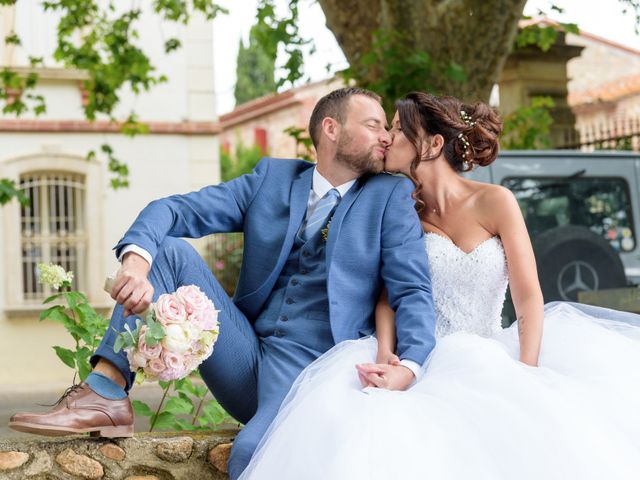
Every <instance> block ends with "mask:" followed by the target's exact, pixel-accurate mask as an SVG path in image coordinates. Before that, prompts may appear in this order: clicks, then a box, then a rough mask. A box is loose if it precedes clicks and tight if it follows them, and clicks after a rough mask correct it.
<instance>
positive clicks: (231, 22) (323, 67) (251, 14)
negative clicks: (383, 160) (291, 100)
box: [214, 0, 640, 114]
mask: <svg viewBox="0 0 640 480" xmlns="http://www.w3.org/2000/svg"><path fill="white" fill-rule="evenodd" d="M216 3H219V4H220V5H222V6H224V7H227V8H228V9H229V14H228V15H221V16H219V17H218V18H217V19H216V20H215V21H214V62H215V89H216V103H217V110H218V113H219V114H223V113H226V112H229V111H231V110H233V108H234V97H233V87H234V85H235V76H236V75H235V72H236V66H235V63H236V56H237V54H238V45H239V41H240V39H241V38H243V39H244V40H245V42H246V41H247V40H248V35H249V29H250V28H251V26H252V25H253V23H254V21H255V12H256V6H257V4H258V1H257V0H218V2H216ZM552 3H555V4H557V5H558V6H561V7H563V8H564V12H563V13H562V14H559V13H557V12H552V11H551V9H550V8H549V6H550V5H551V4H552ZM277 4H278V7H279V8H280V10H279V11H280V12H282V13H283V14H286V5H287V4H288V1H286V0H277ZM538 9H543V10H545V11H547V12H548V13H549V16H550V18H552V19H554V20H559V21H562V22H572V23H577V24H578V26H579V27H580V28H581V29H582V30H584V31H587V32H589V33H593V34H595V35H598V36H601V37H604V38H606V39H608V40H613V41H615V42H618V43H621V44H623V45H626V46H628V47H631V48H635V49H638V50H640V36H638V35H636V34H635V32H634V23H635V21H634V18H633V15H631V13H628V14H627V15H624V14H623V13H622V10H623V4H622V3H621V2H619V0H556V1H555V2H550V1H549V0H529V1H528V2H527V5H526V7H525V10H524V13H525V15H531V16H536V15H537V11H538ZM300 31H301V32H302V35H303V36H304V37H306V38H312V39H313V40H314V42H315V46H316V53H315V54H314V55H313V56H312V57H311V56H309V55H306V57H305V73H306V76H307V78H308V79H309V80H310V81H316V80H322V79H324V78H328V77H330V76H331V74H332V73H333V72H335V71H338V70H341V69H343V68H345V67H347V66H348V64H347V61H346V60H345V58H344V55H343V54H342V51H341V49H340V47H339V46H338V44H337V42H336V40H335V37H334V36H333V34H332V33H331V31H330V30H329V29H328V28H327V27H326V26H325V17H324V14H323V12H322V9H321V8H320V5H319V4H318V3H317V2H316V1H315V0H300ZM327 65H329V66H330V69H329V71H327Z"/></svg>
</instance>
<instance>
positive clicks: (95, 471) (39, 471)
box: [0, 430, 238, 480]
mask: <svg viewBox="0 0 640 480" xmlns="http://www.w3.org/2000/svg"><path fill="white" fill-rule="evenodd" d="M237 433H238V431H237V430H220V431H215V432H198V433H184V432H180V433H141V434H136V435H135V436H134V437H133V438H119V439H107V438H89V437H86V436H69V437H59V438H44V437H34V439H33V440H32V439H26V440H22V439H20V440H15V439H13V440H8V439H5V440H2V439H0V479H2V480H23V479H32V480H59V479H60V480H62V479H89V480H183V479H189V480H200V479H203V480H205V479H211V480H222V479H227V478H228V475H227V473H226V472H227V460H228V456H229V451H230V448H231V443H230V442H231V441H232V440H233V438H234V437H235V436H236V434H237Z"/></svg>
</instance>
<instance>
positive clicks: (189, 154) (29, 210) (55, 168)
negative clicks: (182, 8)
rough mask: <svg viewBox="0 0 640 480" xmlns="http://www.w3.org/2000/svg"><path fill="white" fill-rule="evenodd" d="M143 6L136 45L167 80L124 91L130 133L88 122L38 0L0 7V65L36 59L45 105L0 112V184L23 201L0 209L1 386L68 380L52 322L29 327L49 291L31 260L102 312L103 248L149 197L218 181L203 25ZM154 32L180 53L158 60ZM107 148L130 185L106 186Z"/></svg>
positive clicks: (25, 68)
mask: <svg viewBox="0 0 640 480" xmlns="http://www.w3.org/2000/svg"><path fill="white" fill-rule="evenodd" d="M145 8H146V9H147V10H146V11H144V12H143V15H142V17H141V21H140V29H139V33H140V39H139V42H140V43H141V44H142V45H143V49H144V50H145V52H147V53H148V54H149V55H150V59H151V62H152V64H154V65H156V66H157V68H158V74H166V75H167V77H168V79H169V81H168V82H167V83H165V84H161V85H159V86H157V87H155V88H153V89H152V90H151V91H150V92H145V93H142V94H141V95H139V96H135V95H134V94H133V93H132V92H130V91H123V92H122V96H121V99H122V100H121V102H120V105H119V107H118V109H117V111H116V112H115V116H116V118H123V119H124V118H126V117H127V116H128V114H129V112H130V111H131V110H135V112H136V113H137V115H138V118H139V119H140V121H142V122H144V123H146V124H147V125H148V127H149V133H148V134H144V135H138V136H136V137H134V138H129V137H125V136H123V135H122V134H120V133H119V129H118V126H117V125H114V124H112V123H110V122H109V121H108V120H107V119H104V118H99V119H98V120H96V121H95V122H88V121H87V120H85V117H84V113H83V110H82V106H83V101H84V95H86V92H83V88H82V80H83V79H84V78H85V77H84V74H83V73H82V72H77V71H72V70H68V69H65V68H62V67H61V66H60V65H59V64H57V63H56V62H55V61H54V60H53V57H52V52H53V49H54V47H55V31H56V30H55V29H56V22H55V16H52V15H51V14H48V13H45V12H44V11H43V9H42V6H41V5H40V3H39V2H16V4H14V5H12V6H9V7H2V8H1V9H0V18H1V20H0V38H5V36H7V35H9V34H10V33H11V32H15V33H17V34H18V36H19V37H20V38H21V40H22V46H19V47H18V46H14V45H7V44H0V63H1V65H0V67H7V68H10V69H12V70H15V71H18V72H22V73H28V72H30V71H33V70H32V69H31V67H30V66H29V65H30V64H29V61H28V55H31V56H41V57H43V58H44V66H43V67H38V68H37V69H36V70H35V71H36V73H38V74H39V77H40V81H39V86H38V88H37V93H39V94H42V95H43V96H44V97H45V99H46V102H47V111H46V113H45V114H44V115H41V116H38V117H35V116H34V115H32V114H26V115H24V116H22V117H19V118H15V117H12V116H8V115H0V145H2V149H1V150H0V178H9V179H12V180H13V181H14V182H15V183H16V184H17V185H19V186H20V187H21V189H22V191H23V192H24V193H25V195H26V196H27V197H28V198H29V199H30V201H31V202H30V205H29V206H26V207H23V206H21V205H20V204H19V203H18V202H17V201H15V200H14V201H12V202H10V203H9V204H7V205H5V206H4V207H0V229H1V232H2V234H1V235H0V271H1V272H2V273H3V274H2V275H0V339H2V349H0V359H1V361H2V364H3V368H2V369H0V385H5V386H6V385H35V384H38V385H42V384H56V385H57V384H66V383H69V381H70V380H71V377H72V374H71V373H70V372H71V370H70V369H69V368H68V367H66V366H64V365H63V364H62V362H60V360H59V359H58V358H57V357H56V355H55V352H54V351H53V349H52V346H53V345H60V346H63V347H70V346H71V345H72V339H71V338H70V336H69V334H68V333H67V332H66V331H65V330H64V329H63V328H62V326H61V325H59V324H55V323H52V322H40V321H39V320H38V318H39V314H40V312H41V311H42V310H43V309H44V306H43V305H42V300H43V299H44V298H45V297H46V296H47V295H48V294H49V293H50V292H49V291H48V290H47V289H46V288H44V287H43V286H42V285H40V284H39V283H38V281H37V271H36V265H37V264H38V263H40V262H43V263H48V262H52V263H58V264H61V265H62V266H63V267H65V268H66V269H68V270H73V272H74V275H75V279H74V283H75V287H77V288H78V289H80V290H81V291H83V292H85V293H86V294H87V296H88V297H89V300H90V302H91V304H92V305H94V306H96V307H98V308H99V309H100V310H101V311H102V312H103V313H104V314H105V315H106V316H107V317H108V316H109V314H110V311H111V308H112V307H113V305H114V302H113V301H112V300H111V298H110V297H109V295H108V294H106V293H105V292H104V291H103V285H104V279H105V277H106V275H108V274H110V273H112V272H114V271H115V270H116V269H117V268H118V262H117V260H116V259H115V257H114V254H113V252H112V247H113V245H115V244H116V243H117V241H118V240H119V239H120V238H121V236H122V234H123V233H124V232H125V231H126V229H127V228H128V227H129V225H131V223H132V222H133V221H134V219H135V218H136V216H137V214H138V212H139V211H140V210H141V209H142V208H143V207H144V206H145V205H146V204H148V203H149V202H150V201H151V200H154V199H156V198H160V197H163V196H167V195H170V194H174V193H185V192H188V191H192V190H195V189H199V188H201V187H203V186H205V185H208V184H212V183H217V182H218V181H219V144H218V139H217V137H216V135H217V133H218V132H219V124H218V123H217V119H216V110H215V99H214V85H213V79H214V76H213V27H212V23H211V21H206V20H205V19H204V18H202V17H194V18H193V19H192V21H191V22H190V23H189V25H188V26H184V25H174V24H169V23H166V22H163V21H161V20H160V19H159V18H158V17H157V16H156V15H154V14H152V12H151V6H150V5H149V6H147V7H145ZM163 36H165V37H167V38H168V37H176V38H178V39H180V41H181V42H182V45H183V47H182V48H181V49H179V50H177V51H176V52H173V53H171V54H168V55H167V54H165V53H164V48H163V44H164V40H163V38H162V37H163ZM105 143H107V144H109V145H110V146H111V147H112V148H113V151H114V155H115V156H116V157H117V158H118V159H119V160H121V161H123V162H125V163H126V164H127V165H128V167H129V181H130V187H129V188H124V189H119V190H113V189H112V188H111V187H110V186H109V184H110V178H111V173H110V172H109V171H108V158H107V156H106V155H104V154H102V152H101V151H100V146H101V145H102V144H105ZM92 150H93V151H96V152H97V154H96V156H95V158H93V159H91V160H88V159H87V154H88V153H89V152H90V151H92ZM194 243H195V244H196V246H197V247H199V248H202V245H200V244H199V243H198V242H194Z"/></svg>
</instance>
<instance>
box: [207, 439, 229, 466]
mask: <svg viewBox="0 0 640 480" xmlns="http://www.w3.org/2000/svg"><path fill="white" fill-rule="evenodd" d="M232 445H233V444H232V443H221V444H219V445H216V446H215V447H213V448H212V449H211V450H210V451H209V463H211V464H212V465H213V466H214V467H216V469H218V471H220V472H223V473H227V464H228V463H229V454H230V453H231V447H232Z"/></svg>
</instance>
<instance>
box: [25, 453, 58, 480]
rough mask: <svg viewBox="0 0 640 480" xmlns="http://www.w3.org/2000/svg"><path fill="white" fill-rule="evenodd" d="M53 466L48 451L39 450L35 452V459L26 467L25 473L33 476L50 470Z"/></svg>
mask: <svg viewBox="0 0 640 480" xmlns="http://www.w3.org/2000/svg"><path fill="white" fill-rule="evenodd" d="M52 466H53V462H52V461H51V456H50V455H49V454H48V453H47V452H45V451H43V450H39V451H37V452H35V453H34V454H33V461H32V462H31V463H30V464H29V466H28V467H27V468H25V469H24V474H25V475H26V476H27V477H33V476H35V475H39V474H41V473H44V472H48V471H49V470H51V467H52Z"/></svg>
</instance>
